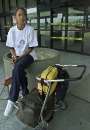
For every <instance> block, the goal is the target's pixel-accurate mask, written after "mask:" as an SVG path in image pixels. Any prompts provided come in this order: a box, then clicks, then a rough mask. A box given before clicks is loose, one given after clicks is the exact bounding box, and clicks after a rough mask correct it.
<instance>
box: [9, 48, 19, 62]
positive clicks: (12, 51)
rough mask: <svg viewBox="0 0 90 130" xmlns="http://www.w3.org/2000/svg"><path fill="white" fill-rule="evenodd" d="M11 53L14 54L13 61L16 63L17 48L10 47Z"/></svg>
mask: <svg viewBox="0 0 90 130" xmlns="http://www.w3.org/2000/svg"><path fill="white" fill-rule="evenodd" d="M10 53H11V55H12V61H13V63H15V62H16V60H17V56H16V51H15V49H14V48H13V47H12V48H10Z"/></svg>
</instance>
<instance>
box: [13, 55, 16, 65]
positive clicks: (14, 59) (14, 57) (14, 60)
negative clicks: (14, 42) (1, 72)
mask: <svg viewBox="0 0 90 130" xmlns="http://www.w3.org/2000/svg"><path fill="white" fill-rule="evenodd" d="M16 60H17V57H16V56H15V55H12V63H13V64H15V63H16Z"/></svg>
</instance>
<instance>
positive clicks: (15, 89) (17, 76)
mask: <svg viewBox="0 0 90 130" xmlns="http://www.w3.org/2000/svg"><path fill="white" fill-rule="evenodd" d="M33 62H34V60H33V57H32V56H31V55H26V56H24V57H22V58H21V59H20V60H18V61H17V62H16V64H15V66H14V69H13V73H12V85H11V89H10V94H9V100H11V101H13V102H16V101H17V99H18V96H19V91H20V87H21V89H22V94H23V96H25V95H26V94H28V93H29V91H28V88H27V78H26V72H25V69H26V68H27V67H28V66H29V65H31V64H32V63H33Z"/></svg>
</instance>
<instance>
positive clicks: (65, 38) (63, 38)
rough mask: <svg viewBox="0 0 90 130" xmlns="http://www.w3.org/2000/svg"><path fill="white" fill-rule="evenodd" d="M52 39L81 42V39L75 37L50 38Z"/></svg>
mask: <svg viewBox="0 0 90 130" xmlns="http://www.w3.org/2000/svg"><path fill="white" fill-rule="evenodd" d="M51 38H52V39H57V40H59V39H60V40H78V41H82V40H83V39H82V38H75V37H51Z"/></svg>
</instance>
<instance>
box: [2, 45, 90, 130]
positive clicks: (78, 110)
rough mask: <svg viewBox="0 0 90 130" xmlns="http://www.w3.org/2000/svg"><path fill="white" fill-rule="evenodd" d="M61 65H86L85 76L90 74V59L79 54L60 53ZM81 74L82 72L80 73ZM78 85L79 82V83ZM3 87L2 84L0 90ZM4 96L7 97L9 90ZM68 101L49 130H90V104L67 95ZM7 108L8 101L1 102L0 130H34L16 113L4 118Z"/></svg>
mask: <svg viewBox="0 0 90 130" xmlns="http://www.w3.org/2000/svg"><path fill="white" fill-rule="evenodd" d="M0 48H1V50H0V81H1V80H2V79H3V78H4V69H3V63H2V56H3V55H4V53H5V52H6V51H7V49H6V48H5V46H4V45H3V44H1V45H0ZM60 54H61V59H60V63H61V64H86V65H87V72H86V73H85V76H87V75H88V74H89V73H90V60H89V59H90V57H89V56H82V55H79V54H72V53H65V52H60ZM79 72H80V71H79ZM70 73H71V75H73V76H74V75H76V74H77V70H72V69H71V71H70ZM75 84H76V83H74V82H73V83H71V84H70V89H72V88H73V87H74V86H75ZM77 85H78V82H77ZM2 87H3V86H2V85H1V84H0V88H2ZM3 96H4V97H5V96H7V90H5V93H4V94H3ZM66 101H67V103H68V109H67V110H66V111H63V112H61V111H58V112H56V113H55V116H54V119H53V120H52V121H51V122H50V125H49V130H90V103H88V102H86V101H84V100H81V99H79V98H77V97H75V96H71V94H70V93H68V94H67V97H66ZM5 106H6V101H4V100H3V101H0V130H16V129H18V130H32V129H31V128H29V127H27V126H26V125H24V124H23V123H21V122H20V121H19V120H17V118H16V116H15V112H14V113H13V114H12V115H11V117H10V118H9V119H6V118H4V116H3V112H4V109H5Z"/></svg>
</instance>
